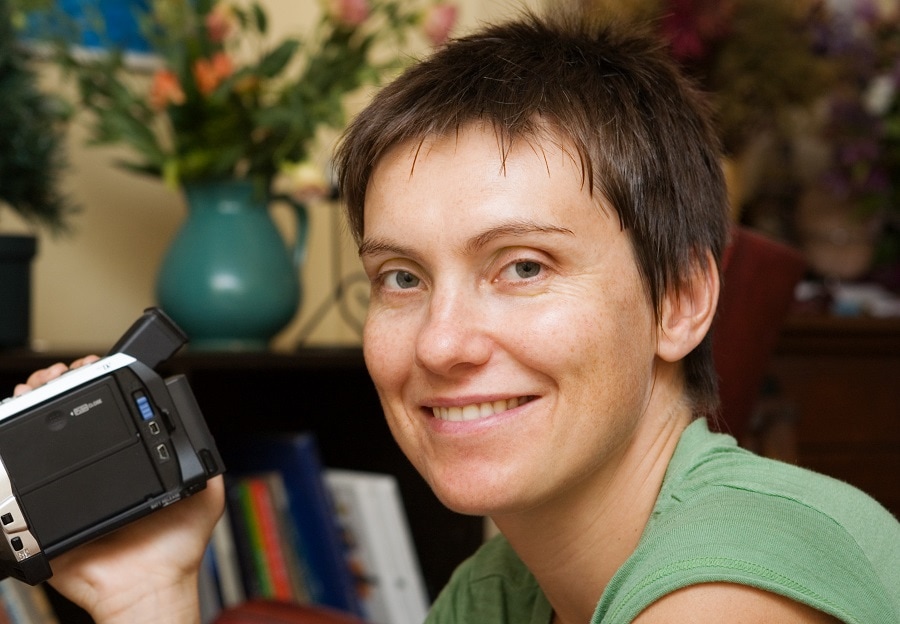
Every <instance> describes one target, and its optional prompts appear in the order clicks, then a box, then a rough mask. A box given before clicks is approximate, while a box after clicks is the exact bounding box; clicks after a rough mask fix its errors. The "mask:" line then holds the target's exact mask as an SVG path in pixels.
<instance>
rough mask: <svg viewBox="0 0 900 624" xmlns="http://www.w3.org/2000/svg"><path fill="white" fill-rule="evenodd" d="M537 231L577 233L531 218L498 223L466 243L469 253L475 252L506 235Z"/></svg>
mask: <svg viewBox="0 0 900 624" xmlns="http://www.w3.org/2000/svg"><path fill="white" fill-rule="evenodd" d="M535 233H539V234H566V235H569V236H574V234H575V233H574V232H573V231H572V230H570V229H568V228H564V227H560V226H557V225H551V224H549V223H539V222H537V221H530V220H522V221H512V222H509V223H503V224H500V225H497V226H495V227H492V228H490V229H488V230H485V231H484V232H482V233H481V234H478V235H477V236H473V237H472V238H471V239H469V242H468V243H466V251H467V252H469V253H474V252H476V251H478V250H479V249H481V248H483V247H484V246H485V245H487V244H488V243H490V242H491V241H492V240H494V239H497V238H503V237H506V236H512V237H517V236H525V235H526V234H535Z"/></svg>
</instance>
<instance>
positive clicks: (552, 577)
mask: <svg viewBox="0 0 900 624" xmlns="http://www.w3.org/2000/svg"><path fill="white" fill-rule="evenodd" d="M673 405H675V407H673ZM690 421H691V415H690V410H689V409H688V408H687V406H685V405H684V404H683V403H682V402H680V401H676V402H674V403H670V405H669V408H668V409H666V410H664V411H663V412H660V413H659V416H657V417H656V418H652V417H649V416H647V417H645V418H644V419H642V423H641V424H640V425H639V426H638V427H637V429H636V430H635V432H634V435H633V436H632V437H631V438H630V442H629V444H628V445H627V446H626V447H625V448H622V449H620V450H619V452H618V453H617V454H616V457H611V458H609V461H606V462H604V467H608V469H605V470H604V469H601V470H598V471H597V472H596V473H595V474H592V475H589V476H588V477H586V478H585V479H583V480H582V481H581V482H579V483H578V484H576V485H575V486H574V487H572V488H570V489H569V490H568V491H566V492H564V493H562V494H561V495H560V496H559V497H557V498H556V499H554V501H552V502H551V503H550V504H547V505H543V506H542V507H541V508H536V509H530V510H527V511H525V512H521V513H516V514H510V515H508V516H501V517H494V518H493V520H494V522H495V523H496V525H497V527H498V528H499V529H500V531H501V532H502V533H503V534H504V535H505V536H506V538H507V540H508V541H509V542H510V545H511V546H512V548H513V549H514V550H515V551H516V553H517V554H518V555H519V557H520V558H521V559H522V561H523V562H524V563H525V565H526V566H527V567H528V568H529V570H530V571H531V573H532V574H533V575H534V576H535V578H536V579H537V582H538V584H539V585H540V586H541V589H542V590H543V592H544V594H545V595H546V596H547V599H548V600H549V601H550V604H551V605H552V606H553V609H554V614H555V615H554V624H563V623H565V624H568V623H569V622H578V623H579V624H581V623H583V622H587V621H589V620H590V617H591V615H592V614H593V612H594V609H595V608H596V605H597V603H598V602H599V600H600V597H601V595H602V594H603V591H604V589H605V588H606V586H607V585H608V584H609V581H610V579H611V578H612V577H613V575H614V574H615V573H616V571H617V570H618V569H619V568H620V567H621V566H622V564H623V563H624V562H625V561H626V560H627V559H628V557H630V556H631V554H632V553H633V552H634V550H635V548H636V547H637V544H638V541H639V540H640V538H641V535H642V533H643V531H644V528H645V527H646V525H647V522H648V520H649V518H650V514H651V512H652V511H653V507H654V505H655V504H656V500H657V497H658V495H659V490H660V487H661V485H662V481H663V477H664V476H665V472H666V468H667V467H668V464H669V460H670V459H671V457H672V454H673V453H674V452H675V447H676V445H677V444H678V439H679V438H680V436H681V432H682V431H683V430H684V429H685V427H687V425H688V424H689V423H690Z"/></svg>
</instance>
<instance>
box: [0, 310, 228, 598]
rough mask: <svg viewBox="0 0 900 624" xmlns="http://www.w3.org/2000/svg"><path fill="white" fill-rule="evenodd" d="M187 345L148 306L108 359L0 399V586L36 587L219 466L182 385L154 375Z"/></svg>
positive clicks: (196, 487)
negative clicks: (74, 554) (72, 556)
mask: <svg viewBox="0 0 900 624" xmlns="http://www.w3.org/2000/svg"><path fill="white" fill-rule="evenodd" d="M186 342H187V337H186V336H185V334H184V333H183V332H182V331H181V329H179V328H178V326H177V325H175V323H174V322H172V320H171V319H169V318H168V317H167V316H166V315H165V314H164V313H163V312H162V311H161V310H159V309H157V308H149V309H147V310H146V311H145V312H144V314H143V316H141V318H140V319H138V320H137V321H136V322H135V323H134V325H132V326H131V328H130V329H129V330H128V331H127V332H126V333H125V335H124V336H123V337H122V338H121V339H120V340H119V342H118V343H117V344H116V345H115V346H114V347H113V348H112V350H111V351H110V353H109V355H107V356H106V357H104V358H102V359H100V360H99V361H97V362H94V363H93V364H89V365H87V366H83V367H81V368H76V369H73V370H70V371H68V372H66V373H64V374H63V375H61V376H60V377H58V378H57V379H54V380H53V381H51V382H49V383H47V384H45V385H43V386H41V387H39V388H36V389H34V390H32V391H31V392H28V393H26V394H23V395H21V396H19V397H15V398H9V399H6V400H5V401H3V402H2V403H0V533H2V535H0V578H5V577H7V576H13V577H15V578H18V579H19V580H22V581H24V582H26V583H29V584H31V585H35V584H37V583H40V582H41V581H44V580H46V579H48V578H50V576H52V574H53V572H52V571H51V569H50V563H49V561H50V559H52V558H53V557H55V556H57V555H60V554H62V553H64V552H66V551H68V550H71V549H72V548H74V547H75V546H78V545H79V544H82V543H84V542H87V541H89V540H92V539H94V538H96V537H99V536H101V535H105V534H107V533H109V532H111V531H113V530H115V529H117V528H119V527H121V526H123V525H125V524H127V523H129V522H131V521H133V520H136V519H138V518H141V517H143V516H146V515H148V514H150V513H151V512H153V511H155V510H157V509H160V508H162V507H165V506H166V505H169V504H171V503H174V502H175V501H177V500H180V499H182V498H184V497H186V496H189V495H191V494H193V493H195V492H198V491H200V490H202V489H204V488H205V487H206V482H207V480H208V479H210V478H212V477H214V476H215V475H218V474H220V473H221V472H222V471H223V470H224V466H223V464H222V458H221V457H220V455H219V452H218V450H217V449H216V445H215V441H214V440H213V438H212V436H211V435H210V433H209V429H208V428H207V425H206V422H205V421H204V420H203V415H202V414H201V413H200V408H199V407H198V406H197V402H196V400H195V399H194V395H193V392H192V391H191V388H190V386H189V385H188V382H187V379H186V378H185V377H184V376H183V375H176V376H173V377H171V378H168V379H163V378H162V377H160V376H159V375H158V374H157V373H156V372H155V371H154V368H155V367H156V366H157V365H159V364H160V363H161V362H163V361H164V360H166V359H168V358H169V357H170V356H171V355H173V354H174V353H175V352H176V351H178V349H180V348H181V347H182V345H184V344H185V343H186Z"/></svg>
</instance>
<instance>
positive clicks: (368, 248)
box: [358, 220, 574, 258]
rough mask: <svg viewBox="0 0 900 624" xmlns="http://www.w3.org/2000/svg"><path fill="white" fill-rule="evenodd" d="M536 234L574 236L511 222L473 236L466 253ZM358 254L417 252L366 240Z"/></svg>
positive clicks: (530, 223) (557, 229)
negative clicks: (497, 242)
mask: <svg viewBox="0 0 900 624" xmlns="http://www.w3.org/2000/svg"><path fill="white" fill-rule="evenodd" d="M534 233H543V234H565V235H569V236H573V235H574V232H573V231H572V230H570V229H568V228H564V227H560V226H557V225H551V224H547V223H538V222H536V221H528V220H522V221H511V222H509V223H502V224H500V225H496V226H494V227H491V228H489V229H487V230H485V231H484V232H481V233H479V234H477V235H475V236H473V237H472V238H470V239H469V241H468V242H467V243H466V245H465V251H466V253H475V252H477V251H479V250H480V249H482V248H483V247H484V246H485V245H487V244H488V243H490V242H491V241H493V240H495V239H498V238H503V237H507V236H510V237H518V236H525V235H526V234H534ZM358 254H359V257H360V258H362V257H364V256H373V255H380V254H390V255H397V256H404V257H408V258H411V257H415V256H416V253H415V251H414V250H413V249H412V248H411V247H407V246H405V245H402V244H400V243H396V242H392V241H388V240H385V239H380V238H368V239H365V240H364V241H363V242H362V243H360V245H359V249H358Z"/></svg>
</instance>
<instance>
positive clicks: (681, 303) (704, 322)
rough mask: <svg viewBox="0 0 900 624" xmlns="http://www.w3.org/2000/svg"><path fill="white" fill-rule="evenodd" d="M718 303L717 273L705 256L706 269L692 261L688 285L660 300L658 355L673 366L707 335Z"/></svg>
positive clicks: (713, 262) (712, 263) (671, 290)
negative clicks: (673, 363)
mask: <svg viewBox="0 0 900 624" xmlns="http://www.w3.org/2000/svg"><path fill="white" fill-rule="evenodd" d="M718 301H719V271H718V267H717V266H716V262H715V259H714V258H713V257H712V254H711V253H707V257H706V263H705V266H704V264H702V263H701V262H699V260H695V261H694V263H693V269H692V271H691V277H690V280H689V281H688V283H686V284H684V285H682V286H681V287H680V288H671V289H669V292H667V293H666V295H665V296H664V298H663V304H662V309H661V311H660V320H659V335H658V337H657V346H656V353H657V355H658V356H659V357H660V358H662V359H663V360H665V361H667V362H675V361H677V360H680V359H682V358H683V357H684V356H686V355H687V354H688V353H690V352H691V351H692V350H693V349H694V347H696V346H697V345H698V344H700V341H702V340H703V337H704V336H706V334H707V332H708V331H709V328H710V326H711V325H712V322H713V319H714V318H715V316H716V304H717V303H718Z"/></svg>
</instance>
